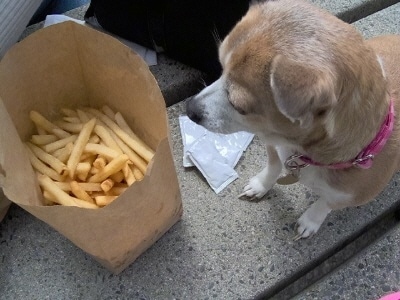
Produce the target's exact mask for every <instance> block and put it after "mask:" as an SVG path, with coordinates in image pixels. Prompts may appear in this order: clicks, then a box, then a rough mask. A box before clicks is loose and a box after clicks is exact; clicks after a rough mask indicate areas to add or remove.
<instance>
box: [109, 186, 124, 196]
mask: <svg viewBox="0 0 400 300" xmlns="http://www.w3.org/2000/svg"><path fill="white" fill-rule="evenodd" d="M127 189H128V186H127V185H123V186H115V185H114V186H113V187H112V189H111V190H109V191H108V193H107V194H108V195H110V196H119V195H121V194H122V193H124V192H125V191H126V190H127Z"/></svg>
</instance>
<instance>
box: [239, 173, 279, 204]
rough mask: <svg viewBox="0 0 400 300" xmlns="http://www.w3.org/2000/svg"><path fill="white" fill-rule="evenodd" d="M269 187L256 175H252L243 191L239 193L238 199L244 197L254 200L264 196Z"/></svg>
mask: <svg viewBox="0 0 400 300" xmlns="http://www.w3.org/2000/svg"><path fill="white" fill-rule="evenodd" d="M270 188H271V187H269V188H266V187H265V186H264V185H263V184H262V182H261V180H260V178H259V177H258V176H254V177H253V178H251V179H250V180H249V183H248V184H247V185H246V186H245V187H244V189H243V193H241V194H240V195H239V198H240V199H243V198H244V197H246V200H250V201H251V200H255V199H260V198H262V197H264V195H265V194H266V193H267V192H268V191H269V190H270Z"/></svg>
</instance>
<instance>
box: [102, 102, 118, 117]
mask: <svg viewBox="0 0 400 300" xmlns="http://www.w3.org/2000/svg"><path fill="white" fill-rule="evenodd" d="M101 110H102V111H103V113H104V114H105V115H106V116H107V117H109V118H110V119H111V120H114V119H115V113H114V112H113V110H112V109H111V108H110V107H109V106H107V105H104V106H103V107H102V108H101Z"/></svg>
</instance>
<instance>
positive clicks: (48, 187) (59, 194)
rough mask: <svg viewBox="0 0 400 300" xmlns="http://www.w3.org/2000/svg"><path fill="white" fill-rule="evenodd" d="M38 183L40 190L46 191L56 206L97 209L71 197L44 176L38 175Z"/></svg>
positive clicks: (94, 205)
mask: <svg viewBox="0 0 400 300" xmlns="http://www.w3.org/2000/svg"><path fill="white" fill-rule="evenodd" d="M38 181H39V185H40V186H41V187H42V189H43V190H45V191H48V192H49V193H50V194H51V195H52V196H53V197H54V201H55V202H56V203H58V204H61V205H65V206H78V207H82V208H98V206H97V205H96V204H92V203H89V202H86V201H83V200H80V199H78V198H75V197H71V196H70V195H68V194H67V193H66V192H64V191H63V190H62V189H60V188H59V187H58V186H57V184H55V183H54V181H53V180H51V179H50V177H48V176H46V175H39V176H38Z"/></svg>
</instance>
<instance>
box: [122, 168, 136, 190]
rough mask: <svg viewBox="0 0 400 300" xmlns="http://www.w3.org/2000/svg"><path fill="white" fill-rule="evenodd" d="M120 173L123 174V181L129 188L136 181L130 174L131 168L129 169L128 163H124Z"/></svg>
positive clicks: (131, 173)
mask: <svg viewBox="0 0 400 300" xmlns="http://www.w3.org/2000/svg"><path fill="white" fill-rule="evenodd" d="M122 173H123V174H124V177H125V181H126V183H127V184H128V185H129V186H131V185H132V184H133V183H134V182H135V181H136V178H135V176H134V175H133V172H132V170H131V168H130V167H129V164H128V163H126V164H125V165H124V166H123V167H122Z"/></svg>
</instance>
